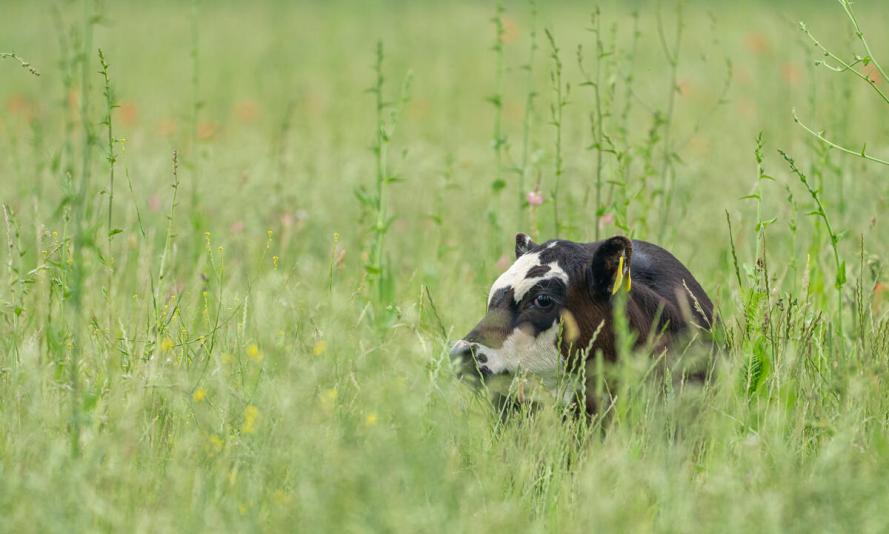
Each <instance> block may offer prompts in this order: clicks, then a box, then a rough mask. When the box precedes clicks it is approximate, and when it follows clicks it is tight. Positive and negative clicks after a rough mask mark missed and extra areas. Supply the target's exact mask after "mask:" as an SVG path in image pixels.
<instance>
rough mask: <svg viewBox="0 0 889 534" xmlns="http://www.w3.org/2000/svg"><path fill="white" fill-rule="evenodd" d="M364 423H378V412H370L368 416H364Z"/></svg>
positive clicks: (370, 424)
mask: <svg viewBox="0 0 889 534" xmlns="http://www.w3.org/2000/svg"><path fill="white" fill-rule="evenodd" d="M364 424H366V425H367V426H374V425H375V424H377V414H376V412H370V413H368V414H367V417H365V418H364Z"/></svg>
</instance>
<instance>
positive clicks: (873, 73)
mask: <svg viewBox="0 0 889 534" xmlns="http://www.w3.org/2000/svg"><path fill="white" fill-rule="evenodd" d="M864 75H865V76H867V79H868V80H870V81H872V82H874V84H876V85H879V84H880V81H882V80H883V77H882V76H880V71H879V69H877V67H876V65H874V64H873V63H868V64H867V65H865V67H864Z"/></svg>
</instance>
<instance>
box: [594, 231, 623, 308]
mask: <svg viewBox="0 0 889 534" xmlns="http://www.w3.org/2000/svg"><path fill="white" fill-rule="evenodd" d="M632 257H633V243H632V242H631V241H630V240H629V239H627V238H626V237H624V236H615V237H612V238H611V239H607V240H605V241H604V242H603V243H602V244H601V245H599V248H598V249H596V252H595V253H594V254H593V261H592V265H591V268H592V274H593V276H592V282H591V283H592V288H591V289H592V291H593V294H594V295H595V296H598V297H605V298H608V297H610V296H611V295H614V294H615V293H617V292H618V291H620V290H621V289H624V290H626V291H627V292H629V291H630V289H632V285H633V282H632V280H631V279H630V262H631V261H632Z"/></svg>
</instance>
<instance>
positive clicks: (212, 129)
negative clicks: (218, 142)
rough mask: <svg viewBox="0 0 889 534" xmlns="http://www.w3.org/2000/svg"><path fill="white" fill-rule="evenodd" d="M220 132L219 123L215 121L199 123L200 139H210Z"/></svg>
mask: <svg viewBox="0 0 889 534" xmlns="http://www.w3.org/2000/svg"><path fill="white" fill-rule="evenodd" d="M218 133H219V124H217V123H216V122H213V121H205V122H202V123H200V124H198V139H200V140H201V141H209V140H210V139H213V138H214V137H216V134H218Z"/></svg>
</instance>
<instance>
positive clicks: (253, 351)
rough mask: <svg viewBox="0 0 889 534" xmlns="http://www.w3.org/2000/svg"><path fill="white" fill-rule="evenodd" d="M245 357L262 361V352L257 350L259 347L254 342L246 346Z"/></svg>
mask: <svg viewBox="0 0 889 534" xmlns="http://www.w3.org/2000/svg"><path fill="white" fill-rule="evenodd" d="M247 357H248V358H250V359H251V360H253V361H255V362H261V361H262V353H261V352H259V347H258V346H257V345H256V343H251V344H250V345H248V346H247Z"/></svg>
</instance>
